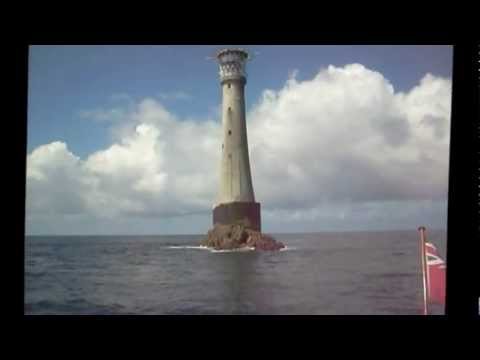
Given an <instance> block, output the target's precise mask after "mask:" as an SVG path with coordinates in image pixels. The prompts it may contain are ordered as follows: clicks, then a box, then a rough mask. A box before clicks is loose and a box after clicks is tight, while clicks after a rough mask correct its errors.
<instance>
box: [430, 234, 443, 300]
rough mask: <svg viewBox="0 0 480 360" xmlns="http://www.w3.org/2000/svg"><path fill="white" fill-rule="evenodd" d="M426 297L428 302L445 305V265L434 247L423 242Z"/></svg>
mask: <svg viewBox="0 0 480 360" xmlns="http://www.w3.org/2000/svg"><path fill="white" fill-rule="evenodd" d="M425 256H426V260H427V271H426V272H427V296H428V300H429V301H430V302H434V303H438V304H442V305H445V283H446V264H445V261H443V260H442V258H441V257H440V255H439V254H438V251H437V248H436V247H435V245H433V244H432V243H429V242H425Z"/></svg>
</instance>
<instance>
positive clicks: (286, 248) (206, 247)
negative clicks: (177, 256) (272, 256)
mask: <svg viewBox="0 0 480 360" xmlns="http://www.w3.org/2000/svg"><path fill="white" fill-rule="evenodd" d="M167 249H176V250H179V249H194V250H208V251H210V252H211V253H232V252H248V251H255V248H254V247H243V248H239V249H229V250H215V249H214V248H211V247H208V246H203V245H171V246H167ZM296 249H297V248H296V247H293V246H292V247H290V246H285V247H284V248H282V249H280V251H292V250H296Z"/></svg>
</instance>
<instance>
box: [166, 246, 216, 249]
mask: <svg viewBox="0 0 480 360" xmlns="http://www.w3.org/2000/svg"><path fill="white" fill-rule="evenodd" d="M167 248H168V249H197V250H209V248H208V247H206V246H203V245H200V246H195V245H178V246H176V245H172V246H167Z"/></svg>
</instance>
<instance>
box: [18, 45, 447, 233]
mask: <svg viewBox="0 0 480 360" xmlns="http://www.w3.org/2000/svg"><path fill="white" fill-rule="evenodd" d="M228 46H229V45H225V46H98V45H97V46H31V47H30V52H29V89H28V92H29V94H28V142H27V150H28V153H27V179H26V188H27V196H26V233H27V234H34V235H40V234H44V235H48V234H58V235H60V234H66V235H68V234H197V233H205V232H206V231H207V230H208V229H209V228H210V227H211V220H212V215H211V212H212V205H213V203H214V202H215V196H216V190H217V186H218V181H219V179H218V167H219V164H220V146H221V145H220V144H221V140H222V139H221V132H220V129H221V119H220V106H221V93H220V84H219V79H218V67H217V65H216V64H215V62H214V61H213V60H212V56H213V54H214V53H215V51H216V50H218V49H220V48H223V47H228ZM234 46H235V47H243V48H246V49H248V50H249V51H250V52H251V53H252V54H253V58H252V60H251V61H250V62H249V64H248V67H247V71H248V80H247V85H246V106H247V132H248V139H249V153H250V162H251V167H252V178H253V185H254V190H255V196H256V200H257V201H259V202H260V203H261V204H262V228H263V229H264V231H266V232H271V233H279V232H315V231H350V230H353V231H354V230H389V229H416V227H418V226H419V225H425V226H427V228H428V227H430V228H445V227H446V215H447V190H448V154H449V142H450V140H449V139H450V103H451V75H452V74H451V72H452V48H451V47H450V46H419V45H416V46H259V45H255V46H250V45H234Z"/></svg>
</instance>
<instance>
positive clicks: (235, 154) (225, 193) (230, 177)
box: [213, 49, 261, 231]
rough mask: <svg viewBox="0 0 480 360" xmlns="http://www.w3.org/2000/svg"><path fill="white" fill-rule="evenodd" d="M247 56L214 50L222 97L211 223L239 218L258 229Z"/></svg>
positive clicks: (259, 226)
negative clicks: (216, 185)
mask: <svg viewBox="0 0 480 360" xmlns="http://www.w3.org/2000/svg"><path fill="white" fill-rule="evenodd" d="M248 59H249V55H248V53H247V52H246V51H245V50H243V49H224V50H221V51H219V52H218V53H217V60H218V63H219V65H220V84H221V87H222V100H223V101H222V125H223V142H222V149H221V152H222V156H221V158H222V160H221V166H220V187H219V191H218V198H217V202H216V204H215V206H214V209H213V224H214V225H215V224H227V225H228V224H233V223H237V222H242V223H244V224H245V225H247V226H248V227H250V228H252V229H254V230H257V231H261V221H260V204H259V203H257V202H255V196H254V192H253V185H252V177H251V173H250V161H249V157H248V141H247V124H246V121H245V92H244V89H245V84H246V82H247V75H246V71H245V65H246V62H247V60H248Z"/></svg>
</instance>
